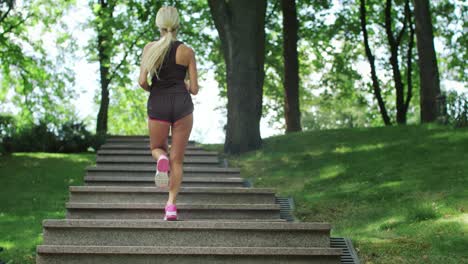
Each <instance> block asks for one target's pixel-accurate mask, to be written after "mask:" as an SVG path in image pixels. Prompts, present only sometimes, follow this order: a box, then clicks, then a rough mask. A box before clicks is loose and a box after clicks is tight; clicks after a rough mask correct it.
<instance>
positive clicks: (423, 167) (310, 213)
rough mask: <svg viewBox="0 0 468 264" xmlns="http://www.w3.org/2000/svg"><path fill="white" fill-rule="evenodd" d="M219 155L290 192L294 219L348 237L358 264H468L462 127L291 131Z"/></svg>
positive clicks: (467, 173) (467, 150) (261, 182)
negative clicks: (242, 151) (255, 145)
mask: <svg viewBox="0 0 468 264" xmlns="http://www.w3.org/2000/svg"><path fill="white" fill-rule="evenodd" d="M205 147H206V148H208V149H212V150H218V151H222V146H221V145H205ZM227 158H228V159H229V164H230V166H236V167H240V168H241V173H242V175H243V176H244V177H245V178H248V179H250V180H251V181H252V182H253V184H254V186H255V187H274V188H276V189H277V191H278V193H279V194H281V195H286V196H292V197H293V198H294V201H295V206H296V208H295V212H294V213H295V216H296V218H297V219H298V220H300V221H307V222H315V221H326V222H330V223H331V224H332V234H331V235H332V236H334V237H335V236H344V237H349V238H351V239H352V241H353V244H354V247H355V248H356V249H357V251H358V255H359V257H360V259H361V261H362V262H363V263H379V264H380V263H391V264H394V263H444V264H448V263H453V264H460V263H468V256H467V255H468V254H467V249H468V238H467V236H466V234H467V231H468V212H467V210H468V130H467V129H458V130H453V129H449V128H444V127H439V126H403V127H388V128H369V129H341V130H328V131H316V132H314V131H310V132H302V133H293V134H289V135H283V136H276V137H271V138H267V139H265V140H264V145H263V147H262V149H260V150H258V151H254V152H249V153H246V154H244V155H241V156H240V157H238V156H227Z"/></svg>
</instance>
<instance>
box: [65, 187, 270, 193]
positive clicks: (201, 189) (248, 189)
mask: <svg viewBox="0 0 468 264" xmlns="http://www.w3.org/2000/svg"><path fill="white" fill-rule="evenodd" d="M69 190H70V191H71V192H145V193H146V192H155V193H160V192H161V193H167V190H164V189H161V188H158V187H153V186H141V187H140V186H69ZM179 193H267V194H274V193H275V190H274V189H272V188H251V187H229V188H227V187H181V188H180V190H179Z"/></svg>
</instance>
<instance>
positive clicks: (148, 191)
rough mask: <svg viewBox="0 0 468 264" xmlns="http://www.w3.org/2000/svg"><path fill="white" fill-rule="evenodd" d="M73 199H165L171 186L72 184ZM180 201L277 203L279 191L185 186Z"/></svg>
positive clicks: (75, 200) (144, 201) (92, 200)
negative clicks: (165, 188) (166, 188)
mask: <svg viewBox="0 0 468 264" xmlns="http://www.w3.org/2000/svg"><path fill="white" fill-rule="evenodd" d="M69 191H70V199H69V201H70V202H73V203H110V202H112V203H165V202H166V201H167V190H164V189H161V188H158V187H132V186H69ZM177 202H179V203H193V204H204V203H210V204H275V192H274V190H273V189H267V188H245V187H240V188H232V187H231V188H219V187H218V188H214V187H182V188H181V189H180V191H179V195H178V196H177Z"/></svg>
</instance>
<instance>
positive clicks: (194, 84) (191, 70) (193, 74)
mask: <svg viewBox="0 0 468 264" xmlns="http://www.w3.org/2000/svg"><path fill="white" fill-rule="evenodd" d="M189 54H190V61H189V64H188V74H189V84H188V86H189V91H190V93H191V94H193V95H196V94H197V93H198V72H197V62H196V60H195V52H194V51H193V50H192V49H189Z"/></svg>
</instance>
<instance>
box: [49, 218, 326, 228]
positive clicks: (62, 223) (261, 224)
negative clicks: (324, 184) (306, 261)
mask: <svg viewBox="0 0 468 264" xmlns="http://www.w3.org/2000/svg"><path fill="white" fill-rule="evenodd" d="M43 226H44V227H60V228H63V227H89V228H158V229H226V230H227V229H236V230H237V229H239V230H240V229H242V230H251V229H260V230H285V231H287V230H299V231H300V230H322V231H328V230H330V228H331V225H330V224H329V223H326V222H283V221H265V220H262V221H258V220H256V221H255V220H254V221H250V220H249V221H241V220H239V221H232V220H230V219H229V220H198V219H197V220H189V221H164V220H159V219H97V220H95V219H46V220H43Z"/></svg>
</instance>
